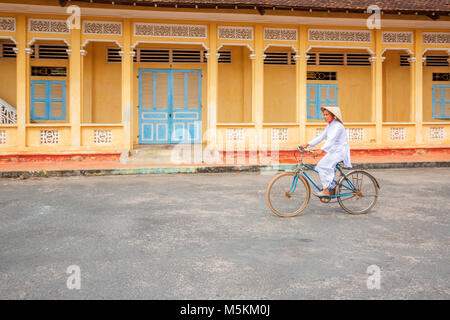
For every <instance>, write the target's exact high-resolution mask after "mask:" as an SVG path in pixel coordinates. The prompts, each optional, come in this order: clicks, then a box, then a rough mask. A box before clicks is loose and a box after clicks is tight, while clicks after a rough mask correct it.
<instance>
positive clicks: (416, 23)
mask: <svg viewBox="0 0 450 320" xmlns="http://www.w3.org/2000/svg"><path fill="white" fill-rule="evenodd" d="M0 12H20V13H25V14H27V13H28V14H46V15H63V16H67V13H66V8H63V7H59V6H44V5H29V4H16V3H0ZM81 16H82V17H108V18H119V19H123V18H124V17H127V18H131V19H155V20H160V19H161V17H164V19H167V20H191V21H192V20H197V21H214V22H217V21H219V22H238V23H245V22H247V23H275V24H282V25H286V24H293V25H300V24H302V25H322V26H351V27H363V28H366V27H367V25H366V19H355V18H339V19H336V18H335V17H331V18H320V17H298V16H297V17H294V16H271V15H269V14H266V15H263V16H261V15H259V14H241V13H231V14H228V13H208V12H179V11H159V10H155V11H152V10H133V9H107V8H86V7H82V8H81ZM381 24H382V27H383V28H408V29H410V28H412V29H414V28H424V29H447V30H448V29H450V21H426V20H399V19H395V20H393V19H390V20H389V19H382V20H381Z"/></svg>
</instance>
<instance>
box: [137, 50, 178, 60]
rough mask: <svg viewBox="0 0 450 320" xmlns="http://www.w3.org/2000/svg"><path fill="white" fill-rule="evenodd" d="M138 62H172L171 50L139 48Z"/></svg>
mask: <svg viewBox="0 0 450 320" xmlns="http://www.w3.org/2000/svg"><path fill="white" fill-rule="evenodd" d="M137 61H138V62H170V50H168V49H166V50H164V49H138V52H137Z"/></svg>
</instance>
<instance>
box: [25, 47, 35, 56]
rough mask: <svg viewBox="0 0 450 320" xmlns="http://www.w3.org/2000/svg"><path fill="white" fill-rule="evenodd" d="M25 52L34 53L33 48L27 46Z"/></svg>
mask: <svg viewBox="0 0 450 320" xmlns="http://www.w3.org/2000/svg"><path fill="white" fill-rule="evenodd" d="M25 53H26V54H29V55H31V54H33V49H31V48H25Z"/></svg>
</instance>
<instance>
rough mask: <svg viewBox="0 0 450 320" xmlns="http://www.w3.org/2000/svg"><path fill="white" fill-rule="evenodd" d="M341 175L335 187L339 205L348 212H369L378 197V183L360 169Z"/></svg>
mask: <svg viewBox="0 0 450 320" xmlns="http://www.w3.org/2000/svg"><path fill="white" fill-rule="evenodd" d="M346 176H347V178H346V177H342V178H341V179H340V181H339V185H338V188H337V191H338V193H337V195H339V197H338V198H337V200H338V202H339V205H340V206H341V208H342V209H344V210H345V211H346V212H347V213H349V214H363V213H367V212H369V211H370V210H371V209H372V208H373V207H374V206H375V203H376V202H377V199H378V184H377V182H376V180H375V178H374V177H372V176H371V175H370V174H369V173H367V172H365V171H361V170H357V171H351V172H349V173H348V174H347V175H346Z"/></svg>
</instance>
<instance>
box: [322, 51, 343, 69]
mask: <svg viewBox="0 0 450 320" xmlns="http://www.w3.org/2000/svg"><path fill="white" fill-rule="evenodd" d="M319 65H321V66H343V65H344V54H343V53H320V54H319Z"/></svg>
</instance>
